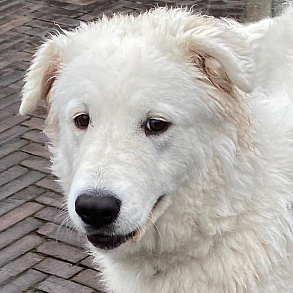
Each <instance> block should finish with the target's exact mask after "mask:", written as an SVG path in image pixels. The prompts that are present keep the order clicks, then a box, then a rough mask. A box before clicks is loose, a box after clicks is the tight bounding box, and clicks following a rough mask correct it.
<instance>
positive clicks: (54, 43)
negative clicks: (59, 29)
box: [19, 35, 68, 114]
mask: <svg viewBox="0 0 293 293" xmlns="http://www.w3.org/2000/svg"><path fill="white" fill-rule="evenodd" d="M67 43H68V39H67V37H66V36H65V35H57V36H52V37H51V39H48V40H47V41H46V42H45V43H44V44H43V45H41V46H40V47H39V49H38V51H37V52H36V54H35V55H34V57H33V61H32V64H31V66H30V68H29V70H28V72H27V74H26V76H25V84H24V87H23V89H22V101H21V106H20V109H19V113H20V114H29V113H31V112H33V111H34V110H35V109H36V107H37V104H38V103H39V102H40V101H42V100H43V101H45V102H46V103H47V104H49V101H48V100H49V94H50V91H51V88H52V86H53V83H54V81H55V79H56V77H57V75H58V73H59V70H60V67H61V65H62V63H64V62H65V60H66V58H67V57H66V50H65V47H66V46H67Z"/></svg>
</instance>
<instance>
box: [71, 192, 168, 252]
mask: <svg viewBox="0 0 293 293" xmlns="http://www.w3.org/2000/svg"><path fill="white" fill-rule="evenodd" d="M162 198H163V196H160V197H159V198H158V200H157V202H156V203H155V205H154V206H153V209H152V211H153V210H154V209H155V208H156V207H157V205H158V204H159V202H160V201H161V200H162ZM120 206H121V201H120V200H119V199H117V198H116V197H115V196H114V195H111V194H109V193H107V194H106V195H102V194H101V192H99V193H98V194H95V195H94V194H93V193H89V194H81V195H80V196H78V198H77V200H76V202H75V210H76V213H77V214H78V215H79V216H80V218H81V219H82V221H83V222H84V223H85V224H86V227H87V229H86V230H87V231H89V232H88V233H87V238H88V240H89V241H90V242H91V243H92V244H93V245H94V246H96V247H98V248H100V249H114V248H117V247H119V246H120V245H121V244H123V243H125V242H127V241H128V240H130V239H133V240H134V241H136V240H138V239H140V238H141V236H142V234H141V229H140V228H139V229H136V230H135V231H132V232H131V233H129V234H126V235H115V234H113V233H111V234H110V235H107V234H105V233H101V232H99V230H100V229H102V228H106V229H107V227H108V226H109V225H111V224H113V223H114V222H115V220H116V219H117V217H118V215H119V212H120Z"/></svg>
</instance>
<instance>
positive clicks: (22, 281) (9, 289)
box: [0, 269, 47, 293]
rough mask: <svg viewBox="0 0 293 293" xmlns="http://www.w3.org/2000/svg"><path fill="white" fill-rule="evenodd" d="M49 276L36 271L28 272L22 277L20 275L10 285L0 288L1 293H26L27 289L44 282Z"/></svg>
mask: <svg viewBox="0 0 293 293" xmlns="http://www.w3.org/2000/svg"><path fill="white" fill-rule="evenodd" d="M46 277H47V275H45V274H43V273H41V272H38V271H35V270H31V269H30V270H28V271H26V272H25V273H23V274H22V275H19V276H18V277H16V278H15V279H13V280H11V281H10V282H9V283H8V284H6V285H3V286H0V292H3V293H4V292H5V293H19V292H25V290H26V289H28V288H29V287H32V286H33V285H35V284H37V283H39V282H40V281H42V280H44V279H45V278H46Z"/></svg>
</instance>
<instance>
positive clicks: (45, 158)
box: [0, 0, 281, 293]
mask: <svg viewBox="0 0 293 293" xmlns="http://www.w3.org/2000/svg"><path fill="white" fill-rule="evenodd" d="M275 3H277V4H278V5H279V4H280V3H281V2H280V0H276V2H275ZM156 5H159V6H165V5H169V6H176V5H183V6H185V5H188V6H193V9H194V10H195V11H200V10H201V11H203V12H205V13H209V14H211V15H215V16H231V17H234V18H237V19H240V20H243V19H244V18H245V0H197V1H177V2H175V1H172V0H168V1H144V0H140V1H130V0H129V1H127V0H118V1H98V2H97V3H95V4H91V5H86V6H78V5H73V4H68V3H64V2H63V3H62V2H59V1H54V0H52V1H51V0H0V52H1V54H0V88H1V90H0V292H1V293H12V292H49V293H61V292H62V293H73V292H78V293H88V292H101V291H102V290H103V289H102V287H101V284H99V282H98V278H97V274H98V270H95V268H94V267H93V265H92V263H91V258H90V257H88V256H87V253H86V252H85V250H84V248H83V247H84V243H85V239H83V238H82V237H80V236H78V234H77V233H76V232H75V231H72V230H70V229H69V228H68V226H67V224H66V222H64V223H63V225H62V226H61V227H60V224H61V223H62V222H63V221H64V219H65V216H64V213H62V210H61V209H60V207H61V204H62V193H61V190H60V188H59V186H58V185H57V183H56V182H55V181H54V178H52V176H51V175H50V171H49V167H50V162H49V153H48V151H47V150H46V147H45V144H46V138H45V137H44V135H43V134H42V133H41V130H42V128H43V125H44V118H45V112H44V110H43V109H41V108H40V109H39V110H38V112H37V113H36V114H34V115H32V116H19V115H17V113H18V108H19V104H20V90H21V87H22V79H23V76H24V73H25V70H26V69H27V68H28V66H29V62H30V60H31V58H32V54H33V52H35V49H36V47H37V46H38V45H39V44H40V43H41V41H42V39H43V38H44V37H45V36H46V35H47V34H48V32H52V31H55V30H56V29H58V27H57V25H60V26H61V27H62V28H67V29H68V28H72V27H75V26H77V25H78V24H79V23H80V21H91V20H93V19H95V18H96V17H99V16H101V15H102V14H103V13H105V14H108V15H110V14H112V13H113V12H122V13H132V12H136V13H137V12H140V11H143V10H145V9H148V8H151V7H154V6H156ZM272 7H274V5H272ZM99 290H100V291H99ZM125 293H127V292H125ZM158 293H159V292H158Z"/></svg>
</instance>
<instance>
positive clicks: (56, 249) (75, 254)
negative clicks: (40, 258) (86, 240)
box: [37, 240, 87, 263]
mask: <svg viewBox="0 0 293 293" xmlns="http://www.w3.org/2000/svg"><path fill="white" fill-rule="evenodd" d="M37 251H38V252H41V253H44V254H47V255H50V256H53V257H55V258H59V259H61V260H65V261H69V262H71V263H77V262H78V261H80V260H82V259H84V258H86V256H87V254H86V252H85V251H84V250H82V249H79V248H76V247H73V246H69V245H67V244H64V243H61V242H57V241H53V240H49V241H47V242H45V243H43V244H41V245H40V246H38V247H37Z"/></svg>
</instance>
